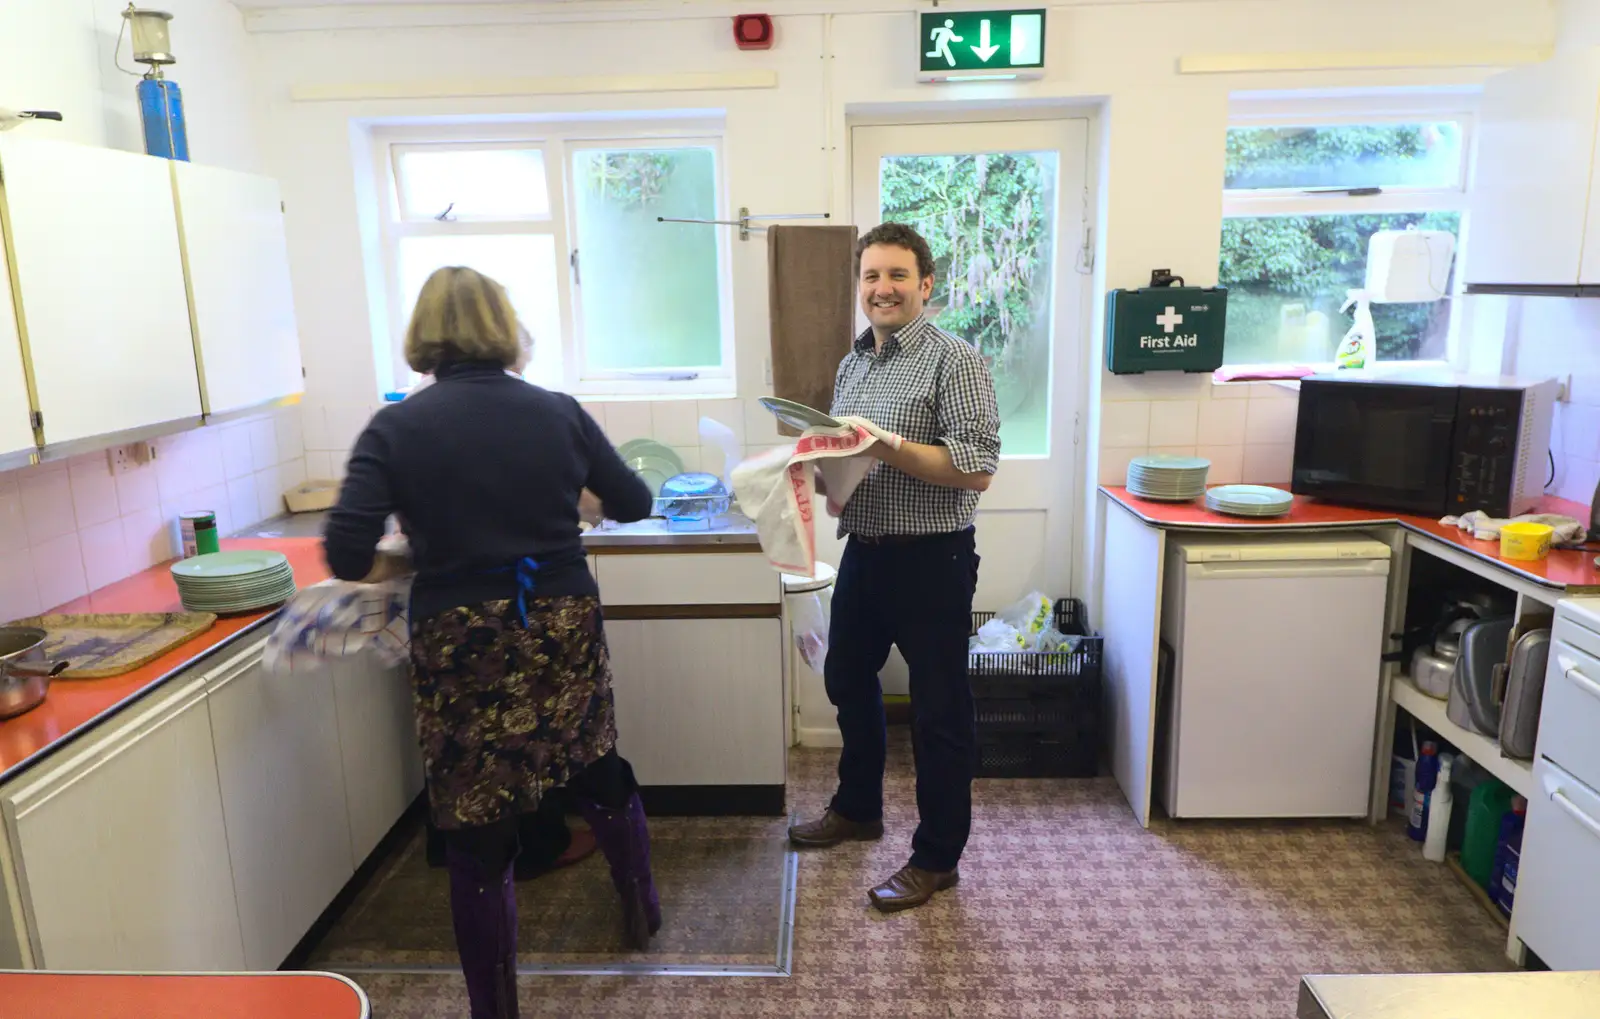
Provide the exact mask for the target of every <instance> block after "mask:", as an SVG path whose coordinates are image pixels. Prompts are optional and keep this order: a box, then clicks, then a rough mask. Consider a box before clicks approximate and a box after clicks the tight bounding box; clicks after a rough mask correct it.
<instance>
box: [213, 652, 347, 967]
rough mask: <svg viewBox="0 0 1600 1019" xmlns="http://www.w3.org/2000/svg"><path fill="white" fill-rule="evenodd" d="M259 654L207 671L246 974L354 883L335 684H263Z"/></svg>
mask: <svg viewBox="0 0 1600 1019" xmlns="http://www.w3.org/2000/svg"><path fill="white" fill-rule="evenodd" d="M263 644H264V642H262V641H257V642H256V643H255V644H254V645H253V646H251V647H248V648H246V649H245V650H243V651H241V652H239V653H238V654H236V655H234V656H233V657H232V658H230V659H229V660H228V661H226V662H225V663H223V665H222V666H221V667H219V668H216V669H213V670H212V671H211V672H210V675H209V678H208V684H207V690H208V692H207V700H206V703H207V705H208V707H209V710H210V716H211V734H212V738H213V740H214V742H215V744H216V756H217V764H216V768H217V775H218V777H219V780H220V783H221V790H222V812H223V818H224V821H225V823H226V828H227V835H228V842H227V857H228V861H229V862H230V863H231V869H232V873H233V893H234V895H235V897H236V898H237V901H238V909H239V924H240V928H241V930H242V932H243V938H244V961H245V966H246V967H247V968H249V969H252V970H270V969H276V968H277V967H278V966H279V964H281V963H282V962H283V960H284V958H285V957H286V956H287V955H288V954H289V952H290V950H291V949H293V948H294V946H295V944H296V943H297V942H298V941H299V940H300V938H301V937H303V936H304V935H305V933H306V931H307V930H308V929H309V928H310V927H311V925H312V924H313V923H314V922H315V921H316V919H317V917H318V916H319V915H321V913H322V911H323V910H324V909H326V908H327V906H328V903H330V902H332V901H333V898H334V896H336V895H337V894H338V893H339V889H341V888H343V887H344V885H345V882H346V881H348V880H349V879H350V877H351V875H352V874H354V873H355V865H354V863H353V861H352V860H351V858H350V831H349V820H348V814H347V811H346V806H345V789H344V782H343V778H342V775H341V772H342V765H341V760H340V747H339V726H338V723H337V722H336V720H335V717H334V695H333V684H332V681H331V679H330V677H329V676H328V675H327V674H326V673H324V672H310V673H305V674H300V673H296V674H293V675H274V674H269V673H268V672H267V671H266V670H265V669H264V668H263V667H262V665H261V652H262V648H263Z"/></svg>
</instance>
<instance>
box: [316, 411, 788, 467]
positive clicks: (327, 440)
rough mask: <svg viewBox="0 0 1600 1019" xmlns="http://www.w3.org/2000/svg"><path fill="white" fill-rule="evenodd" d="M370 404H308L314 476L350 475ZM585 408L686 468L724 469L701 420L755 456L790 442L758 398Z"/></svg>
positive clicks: (613, 432) (616, 432) (617, 440)
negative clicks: (673, 455) (348, 465)
mask: <svg viewBox="0 0 1600 1019" xmlns="http://www.w3.org/2000/svg"><path fill="white" fill-rule="evenodd" d="M381 406H382V404H380V403H370V404H319V405H314V404H312V403H310V402H307V403H306V404H305V405H304V408H303V409H304V414H305V442H306V473H307V476H308V477H312V478H326V479H330V480H337V479H339V478H342V477H343V476H344V466H345V461H346V460H347V459H348V458H349V455H350V447H351V446H352V445H354V444H355V441H356V438H357V436H359V435H360V434H361V429H362V428H363V427H364V426H365V425H366V423H367V421H368V419H369V418H370V417H371V416H372V415H373V414H374V413H376V412H377V410H378V408H379V407H381ZM583 406H584V409H585V410H587V411H588V412H589V414H590V415H591V416H593V417H594V419H595V421H596V422H597V423H598V424H599V425H600V427H601V428H603V429H604V430H605V433H606V436H607V437H608V438H610V439H611V442H612V445H621V444H622V443H624V442H627V441H628V440H629V439H655V440H656V441H657V442H660V443H662V444H663V445H666V446H671V447H672V448H673V449H674V450H675V451H676V452H677V454H678V456H679V457H680V458H681V459H682V460H683V465H684V469H685V470H691V471H692V470H710V471H712V472H714V473H717V474H721V473H723V452H722V450H721V449H719V448H716V447H704V448H702V447H701V445H700V419H701V418H702V417H707V418H711V419H712V420H714V421H717V422H719V423H720V424H722V425H724V426H726V427H727V429H728V430H729V431H731V432H732V433H733V436H734V441H735V442H736V443H737V444H738V446H739V448H740V451H741V454H742V455H744V456H749V455H751V454H753V453H758V452H761V451H762V450H765V449H769V448H771V447H773V446H779V445H785V444H788V443H792V442H793V440H792V439H791V440H788V443H786V442H785V439H784V437H783V436H781V435H779V434H778V429H777V422H776V421H775V420H774V418H773V417H772V414H771V413H770V412H768V411H767V410H766V408H764V407H762V406H761V405H760V404H759V403H757V402H756V401H755V400H754V399H749V400H745V399H739V398H733V397H728V398H723V399H715V400H656V401H650V400H638V401H617V402H610V403H604V402H596V403H591V402H587V401H585V402H584V405H583Z"/></svg>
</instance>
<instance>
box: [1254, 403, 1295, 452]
mask: <svg viewBox="0 0 1600 1019" xmlns="http://www.w3.org/2000/svg"><path fill="white" fill-rule="evenodd" d="M1299 407H1300V404H1299V403H1298V402H1297V401H1287V400H1275V399H1265V400H1258V399H1255V398H1253V397H1252V398H1251V400H1250V403H1249V408H1250V410H1249V412H1248V415H1247V417H1246V418H1245V439H1246V441H1247V442H1261V443H1279V442H1293V440H1294V430H1295V422H1296V415H1297V413H1298V411H1299Z"/></svg>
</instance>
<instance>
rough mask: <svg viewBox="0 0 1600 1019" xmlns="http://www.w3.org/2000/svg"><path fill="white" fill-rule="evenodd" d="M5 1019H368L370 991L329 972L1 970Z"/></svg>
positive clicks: (369, 1013)
mask: <svg viewBox="0 0 1600 1019" xmlns="http://www.w3.org/2000/svg"><path fill="white" fill-rule="evenodd" d="M0 1002H3V1003H4V1005H3V1007H0V1011H3V1012H4V1014H5V1016H6V1019H78V1017H80V1016H81V1017H83V1019H88V1017H90V1016H93V1017H94V1019H102V1017H106V1016H115V1017H117V1019H177V1017H179V1016H184V1017H189V1016H193V1017H195V1019H201V1017H203V1019H367V1017H368V1016H370V1015H371V1014H372V1012H371V1007H370V1005H369V1004H368V1002H367V996H366V993H365V992H363V991H362V990H361V988H360V987H358V986H356V985H355V984H354V983H353V982H351V981H350V980H347V979H345V978H344V977H341V976H337V975H335V974H332V973H292V972H290V973H152V974H122V973H53V972H49V971H45V970H34V971H29V972H0Z"/></svg>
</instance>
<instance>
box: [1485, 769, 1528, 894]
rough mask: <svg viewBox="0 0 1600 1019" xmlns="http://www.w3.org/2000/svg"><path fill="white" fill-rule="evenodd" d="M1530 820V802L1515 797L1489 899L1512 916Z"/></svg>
mask: <svg viewBox="0 0 1600 1019" xmlns="http://www.w3.org/2000/svg"><path fill="white" fill-rule="evenodd" d="M1527 820H1528V801H1527V800H1526V799H1524V798H1523V797H1521V796H1514V797H1512V799H1511V811H1510V813H1508V814H1506V816H1505V817H1504V818H1503V819H1501V821H1500V846H1499V848H1498V849H1497V850H1496V851H1495V857H1494V879H1493V881H1492V882H1491V883H1490V885H1489V898H1490V899H1492V900H1494V904H1495V905H1496V906H1499V907H1500V912H1502V913H1504V914H1505V915H1506V916H1510V915H1511V903H1512V900H1513V899H1515V898H1516V895H1517V865H1518V864H1519V863H1521V862H1522V829H1523V826H1524V825H1525V824H1526V823H1527Z"/></svg>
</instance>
